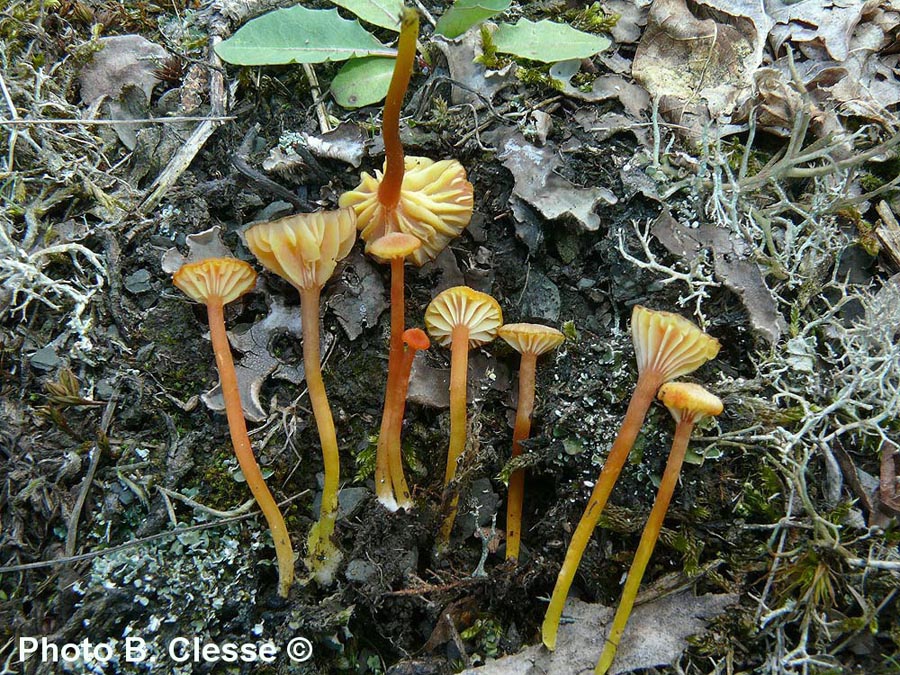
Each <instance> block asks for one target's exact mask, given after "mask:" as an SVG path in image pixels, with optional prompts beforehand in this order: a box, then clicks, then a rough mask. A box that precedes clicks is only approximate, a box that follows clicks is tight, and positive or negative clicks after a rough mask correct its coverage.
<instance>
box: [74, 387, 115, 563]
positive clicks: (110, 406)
mask: <svg viewBox="0 0 900 675" xmlns="http://www.w3.org/2000/svg"><path fill="white" fill-rule="evenodd" d="M117 400H118V393H114V394H113V395H112V397H110V399H109V402H108V403H107V404H106V409H105V410H104V411H103V418H102V419H101V421H100V433H101V434H103V436H104V437H106V434H107V433H108V431H109V425H110V422H112V416H113V413H114V412H115V409H116V401H117ZM100 446H101V444H100V443H94V447H93V448H91V464H90V466H89V467H88V472H87V475H85V477H84V481H83V482H82V483H81V489H80V490H79V491H78V498H77V499H76V500H75V506H74V507H73V508H72V513H71V515H70V516H69V531H68V532H67V533H66V548H65V552H66V556H72V555H74V554H75V546H76V545H77V544H78V521H79V520H80V519H81V512H82V510H83V509H84V502H85V500H86V499H87V495H88V491H89V490H90V489H91V484H92V483H93V482H94V475H95V474H96V473H97V467H98V466H99V464H100V456H101V455H102V454H103V453H102V451H101V449H100Z"/></svg>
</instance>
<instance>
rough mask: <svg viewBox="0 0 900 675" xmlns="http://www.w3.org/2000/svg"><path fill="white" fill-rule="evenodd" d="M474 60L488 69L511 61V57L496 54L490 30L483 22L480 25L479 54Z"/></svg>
mask: <svg viewBox="0 0 900 675" xmlns="http://www.w3.org/2000/svg"><path fill="white" fill-rule="evenodd" d="M475 62H476V63H480V64H481V65H483V66H484V67H485V68H487V69H488V70H500V69H501V68H503V67H504V66H506V65H507V64H509V63H511V62H512V59H510V58H508V57H505V56H500V55H499V54H497V45H495V44H494V38H493V36H492V35H491V30H490V29H489V28H488V27H487V26H486V25H484V24H482V26H481V55H480V56H476V57H475Z"/></svg>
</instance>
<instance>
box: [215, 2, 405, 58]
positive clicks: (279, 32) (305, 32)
mask: <svg viewBox="0 0 900 675" xmlns="http://www.w3.org/2000/svg"><path fill="white" fill-rule="evenodd" d="M216 54H218V55H219V57H220V58H221V59H222V60H223V61H227V62H228V63H233V64H235V65H239V66H273V65H282V64H285V63H322V62H323V61H344V60H346V59H349V58H351V57H354V56H376V55H377V56H394V55H395V54H396V51H395V50H393V49H390V48H388V47H385V46H384V45H383V44H381V43H380V42H379V41H378V40H376V39H375V38H374V37H373V36H372V35H371V34H370V33H368V32H367V31H366V30H365V29H364V28H363V27H362V26H360V25H359V22H358V21H348V20H347V19H342V18H341V17H340V16H338V13H337V10H336V9H307V8H306V7H301V6H300V5H295V6H294V7H289V8H288V9H277V10H275V11H274V12H269V13H268V14H263V15H262V16H260V17H258V18H256V19H253V20H252V21H248V22H247V23H246V24H245V25H244V26H242V27H241V29H240V30H238V32H237V33H235V34H234V35H232V36H231V37H230V38H228V39H227V40H225V41H224V42H220V43H219V44H218V45H216Z"/></svg>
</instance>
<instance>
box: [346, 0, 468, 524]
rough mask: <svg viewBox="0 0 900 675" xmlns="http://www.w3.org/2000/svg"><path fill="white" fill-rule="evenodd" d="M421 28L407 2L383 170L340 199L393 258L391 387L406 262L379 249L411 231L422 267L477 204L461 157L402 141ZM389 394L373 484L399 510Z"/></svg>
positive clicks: (385, 121) (412, 252)
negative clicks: (410, 152) (408, 152)
mask: <svg viewBox="0 0 900 675" xmlns="http://www.w3.org/2000/svg"><path fill="white" fill-rule="evenodd" d="M418 33H419V15H418V13H417V12H416V10H414V9H412V8H409V7H406V8H404V9H403V12H402V14H401V17H400V38H399V40H398V43H397V59H396V61H395V62H394V73H393V76H392V77H391V84H390V87H389V89H388V95H387V98H386V99H385V103H384V115H383V116H382V136H383V137H384V150H385V163H384V173H383V174H382V173H381V172H378V171H376V172H375V176H374V177H373V176H371V175H370V174H368V173H366V172H363V173H362V175H361V182H360V185H359V186H358V187H357V188H356V189H355V190H352V191H350V192H346V193H344V194H343V195H341V198H340V201H339V203H340V205H341V206H347V207H353V209H354V210H355V211H356V214H357V221H358V222H357V224H358V226H359V228H360V229H361V230H362V238H363V239H364V240H365V242H366V252H367V253H370V254H372V255H374V256H376V257H379V258H382V259H385V260H388V259H390V260H391V342H390V344H391V347H390V355H389V357H388V384H387V392H390V391H392V389H393V388H394V387H395V386H397V385H396V384H395V383H396V381H397V367H398V360H399V355H400V353H401V351H402V335H403V328H404V326H403V313H404V307H403V260H402V259H399V260H398V259H396V258H394V257H391V258H388V257H386V256H384V255H382V254H381V253H379V250H381V249H383V247H384V246H385V245H386V242H387V241H396V240H389V239H388V237H394V236H396V235H399V234H403V235H406V236H409V237H414V238H416V239H417V240H419V242H420V246H418V247H415V248H410V249H409V250H408V252H407V253H406V255H404V256H403V257H404V258H409V259H410V260H411V261H412V262H414V263H415V264H416V265H420V266H421V265H422V264H424V263H425V262H427V261H429V260H433V259H434V258H435V257H436V256H437V255H438V254H439V253H440V252H441V251H442V250H443V249H444V248H445V247H446V246H447V243H448V242H449V241H450V240H451V239H453V238H454V237H455V236H457V235H458V234H459V233H460V232H461V231H462V230H463V228H465V227H466V225H468V224H469V221H470V220H471V218H472V208H473V199H472V184H471V183H469V182H468V181H467V180H466V171H465V169H464V168H463V167H462V165H461V164H460V163H459V162H457V161H456V160H443V161H440V162H434V161H432V160H430V159H427V158H425V157H404V153H403V144H402V143H401V142H400V109H401V107H402V105H403V98H404V96H405V95H406V90H407V88H408V86H409V79H410V76H411V75H412V69H413V63H414V61H415V56H416V38H417V36H418ZM392 400H393V397H392V396H391V395H390V393H386V394H385V397H384V410H383V412H382V417H381V432H380V433H379V436H378V438H379V442H378V450H377V459H376V470H375V486H376V493H377V494H378V501H379V502H381V503H382V504H383V505H384V506H386V507H387V508H388V509H389V510H391V511H394V510H396V509H397V508H399V507H400V504H398V502H397V496H396V495H394V494H392V493H391V492H392V491H391V484H392V481H391V480H390V478H391V477H390V476H389V474H388V472H389V468H388V464H387V463H386V461H385V460H386V450H385V446H384V443H383V439H385V438H388V437H394V436H395V434H392V433H391V430H390V424H391V420H392V418H393V417H394V415H393V411H392V410H391V409H390V402H391V401H392ZM398 434H399V430H398ZM400 478H402V476H400ZM401 501H403V500H402V498H401ZM407 503H408V502H407Z"/></svg>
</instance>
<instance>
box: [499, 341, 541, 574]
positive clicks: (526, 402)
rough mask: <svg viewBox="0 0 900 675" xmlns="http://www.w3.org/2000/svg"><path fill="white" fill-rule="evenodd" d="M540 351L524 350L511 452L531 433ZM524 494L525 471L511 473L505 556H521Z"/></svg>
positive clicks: (518, 451)
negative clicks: (538, 354) (538, 353)
mask: <svg viewBox="0 0 900 675" xmlns="http://www.w3.org/2000/svg"><path fill="white" fill-rule="evenodd" d="M536 365H537V354H531V353H528V352H524V353H523V354H522V362H521V364H520V365H519V402H518V405H517V408H516V425H515V427H514V428H513V442H512V456H513V457H518V456H519V455H521V454H522V445H521V441H523V440H525V439H526V438H528V436H529V434H530V433H531V414H532V412H533V411H534V374H535V370H536ZM524 498H525V472H524V471H523V470H522V469H518V470H516V471H513V472H512V474H510V476H509V494H508V495H507V498H506V559H507V560H518V559H519V543H520V540H521V536H522V503H523V502H524Z"/></svg>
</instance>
